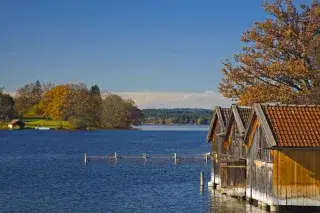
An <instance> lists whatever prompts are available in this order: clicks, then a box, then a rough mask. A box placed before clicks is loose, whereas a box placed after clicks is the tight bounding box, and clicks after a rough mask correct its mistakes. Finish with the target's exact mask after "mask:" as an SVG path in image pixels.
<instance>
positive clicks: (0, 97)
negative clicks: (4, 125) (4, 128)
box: [0, 89, 14, 121]
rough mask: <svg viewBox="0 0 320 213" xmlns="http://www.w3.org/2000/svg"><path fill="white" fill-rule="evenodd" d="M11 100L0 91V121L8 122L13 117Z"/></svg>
mask: <svg viewBox="0 0 320 213" xmlns="http://www.w3.org/2000/svg"><path fill="white" fill-rule="evenodd" d="M13 106H14V101H13V98H12V97H11V96H10V95H9V94H4V93H3V91H2V89H0V120H5V121H8V120H9V119H11V118H12V117H13Z"/></svg>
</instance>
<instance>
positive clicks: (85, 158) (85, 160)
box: [84, 152, 87, 164]
mask: <svg viewBox="0 0 320 213" xmlns="http://www.w3.org/2000/svg"><path fill="white" fill-rule="evenodd" d="M84 163H85V164H86V163H87V153H86V152H85V153H84Z"/></svg>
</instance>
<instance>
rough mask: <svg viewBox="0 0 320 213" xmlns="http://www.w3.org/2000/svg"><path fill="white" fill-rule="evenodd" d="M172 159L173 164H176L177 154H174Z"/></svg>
mask: <svg viewBox="0 0 320 213" xmlns="http://www.w3.org/2000/svg"><path fill="white" fill-rule="evenodd" d="M173 158H174V164H177V162H178V157H177V153H174V155H173Z"/></svg>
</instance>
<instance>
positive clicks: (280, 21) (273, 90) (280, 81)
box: [219, 0, 320, 105]
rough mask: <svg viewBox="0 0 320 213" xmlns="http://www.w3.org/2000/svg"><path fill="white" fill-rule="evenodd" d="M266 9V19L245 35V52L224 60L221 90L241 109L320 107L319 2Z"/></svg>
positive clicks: (277, 2) (276, 0) (288, 1)
mask: <svg viewBox="0 0 320 213" xmlns="http://www.w3.org/2000/svg"><path fill="white" fill-rule="evenodd" d="M263 7H264V10H265V12H266V13H267V18H266V19H265V20H264V21H258V22H255V23H254V24H253V26H252V27H251V28H250V29H249V30H247V31H245V32H244V33H243V35H242V36H241V41H242V42H243V48H242V52H240V53H239V54H235V55H234V57H233V59H231V60H225V61H224V62H223V69H222V73H223V75H224V77H223V79H222V80H221V82H220V84H219V90H220V92H221V93H222V95H223V96H225V97H227V98H231V99H234V100H236V101H238V104H239V105H252V104H253V103H266V102H278V103H284V104H320V72H319V70H320V0H313V1H312V3H311V4H310V5H306V4H301V5H300V7H296V6H295V5H294V3H293V1H292V0H272V1H266V2H265V3H264V5H263Z"/></svg>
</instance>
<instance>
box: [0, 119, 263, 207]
mask: <svg viewBox="0 0 320 213" xmlns="http://www.w3.org/2000/svg"><path fill="white" fill-rule="evenodd" d="M201 128H202V129H201ZM141 129H142V130H132V131H120V130H119V131H34V130H25V131H0V168H1V170H0V172H1V176H0V177H1V178H0V186H1V188H0V208H1V209H0V212H28V213H29V212H30V213H31V212H48V213H49V212H50V213H53V212H63V213H68V212H70V213H71V212H83V213H91V212H261V210H259V209H257V208H255V207H252V206H249V205H247V204H245V203H241V202H239V201H237V200H235V199H232V198H228V197H226V196H221V195H220V194H219V193H217V192H214V191H213V190H208V187H207V186H205V187H204V191H203V192H202V193H201V192H200V184H199V176H200V172H201V171H204V172H205V182H206V183H207V182H208V180H209V177H210V164H209V163H208V164H207V163H204V162H202V161H195V162H188V163H187V162H181V163H180V164H178V165H175V164H174V162H173V161H170V160H168V161H166V162H152V161H147V162H146V163H144V162H143V161H134V162H130V161H124V160H123V161H122V160H121V159H119V160H118V161H117V163H115V162H107V161H106V162H89V163H87V164H84V163H83V156H84V153H85V152H87V153H88V155H111V154H112V153H113V152H117V153H118V155H142V153H147V154H148V155H150V156H151V155H172V156H173V153H174V152H177V153H178V155H179V154H180V155H194V156H198V155H201V154H203V153H205V152H209V151H210V146H209V144H207V143H206V141H205V138H206V134H207V129H208V126H202V127H200V126H197V125H196V126H184V127H183V126H176V127H164V126H161V127H156V126H150V125H148V126H143V127H142V128H141Z"/></svg>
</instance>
